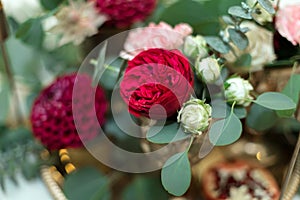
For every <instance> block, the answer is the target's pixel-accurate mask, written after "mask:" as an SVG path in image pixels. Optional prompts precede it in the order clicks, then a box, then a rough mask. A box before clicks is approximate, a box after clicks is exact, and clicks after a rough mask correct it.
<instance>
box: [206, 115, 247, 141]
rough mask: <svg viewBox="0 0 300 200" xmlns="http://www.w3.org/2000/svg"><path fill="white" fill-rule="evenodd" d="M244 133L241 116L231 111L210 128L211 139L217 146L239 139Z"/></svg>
mask: <svg viewBox="0 0 300 200" xmlns="http://www.w3.org/2000/svg"><path fill="white" fill-rule="evenodd" d="M241 133H242V123H241V121H240V120H239V118H238V117H237V116H236V115H235V114H234V113H233V112H231V114H230V115H229V116H228V117H226V118H225V119H221V120H218V121H216V122H214V123H213V124H212V126H211V127H210V129H209V133H208V136H209V140H210V142H211V143H212V144H214V145H216V146H224V145H228V144H231V143H233V142H235V141H236V140H238V139H239V138H240V136H241Z"/></svg>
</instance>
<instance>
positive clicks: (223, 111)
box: [211, 99, 231, 119]
mask: <svg viewBox="0 0 300 200" xmlns="http://www.w3.org/2000/svg"><path fill="white" fill-rule="evenodd" d="M211 107H212V118H215V119H218V118H226V117H227V116H228V115H229V114H230V110H231V109H230V107H229V106H228V104H227V103H226V102H225V101H224V100H221V99H216V100H213V101H212V102H211Z"/></svg>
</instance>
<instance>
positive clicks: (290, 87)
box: [282, 74, 300, 104]
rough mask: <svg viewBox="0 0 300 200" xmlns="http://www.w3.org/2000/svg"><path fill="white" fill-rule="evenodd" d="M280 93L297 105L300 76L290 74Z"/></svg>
mask: <svg viewBox="0 0 300 200" xmlns="http://www.w3.org/2000/svg"><path fill="white" fill-rule="evenodd" d="M282 93H283V94H285V95H286V96H288V97H290V98H291V99H292V100H293V101H294V103H295V104H298V101H299V97H300V75H299V74H292V75H291V77H290V79H289V81H288V83H287V84H286V86H285V87H284V89H283V90H282Z"/></svg>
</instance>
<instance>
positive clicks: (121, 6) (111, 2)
mask: <svg viewBox="0 0 300 200" xmlns="http://www.w3.org/2000/svg"><path fill="white" fill-rule="evenodd" d="M94 1H96V7H97V8H98V10H99V12H100V13H102V14H105V15H107V16H109V18H110V21H109V22H108V24H111V25H115V26H117V27H121V28H122V27H127V26H129V25H131V24H133V23H134V22H137V21H141V20H143V19H145V18H146V17H147V16H148V15H149V14H150V13H151V12H152V11H153V9H154V8H155V5H156V0H143V1H141V0H94Z"/></svg>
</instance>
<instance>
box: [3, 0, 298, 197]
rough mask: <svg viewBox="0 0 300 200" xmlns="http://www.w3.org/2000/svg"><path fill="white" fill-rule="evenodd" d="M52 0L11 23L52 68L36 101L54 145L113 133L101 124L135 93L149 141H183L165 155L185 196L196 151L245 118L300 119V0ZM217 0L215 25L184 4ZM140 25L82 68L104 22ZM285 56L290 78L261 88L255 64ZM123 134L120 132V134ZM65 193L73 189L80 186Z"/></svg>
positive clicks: (131, 108)
mask: <svg viewBox="0 0 300 200" xmlns="http://www.w3.org/2000/svg"><path fill="white" fill-rule="evenodd" d="M41 5H42V7H43V9H44V11H43V12H41V13H40V14H38V15H37V16H34V17H33V18H32V16H31V18H29V19H28V20H27V21H25V22H24V21H23V22H18V21H16V20H14V18H11V19H10V27H11V29H12V31H13V33H14V35H15V37H16V38H17V39H18V40H21V41H22V42H23V43H24V44H26V45H30V46H32V47H33V49H34V50H33V52H38V51H39V52H40V54H39V55H40V61H41V63H45V67H44V69H39V70H36V72H35V74H44V75H45V74H46V76H45V77H50V80H49V81H45V80H46V79H44V78H41V79H40V80H37V82H39V83H40V85H39V88H36V93H35V96H34V98H33V97H31V103H32V106H31V107H30V109H29V111H27V112H28V113H30V117H28V118H29V119H30V129H31V130H32V132H33V135H34V137H35V138H36V139H38V141H40V142H41V143H42V144H43V145H44V146H45V148H47V149H48V150H51V151H52V150H59V149H63V148H79V147H82V146H83V145H84V144H85V142H88V141H93V140H95V141H96V138H97V137H98V136H99V135H101V134H104V133H102V131H99V130H100V129H101V130H102V129H103V130H104V131H103V132H105V133H106V132H107V134H108V135H109V132H114V131H115V127H116V126H117V124H116V123H112V121H114V118H113V117H114V116H113V112H112V111H110V110H111V109H112V107H118V106H120V105H117V104H113V103H112V102H113V101H110V100H111V98H112V96H113V93H114V92H115V90H117V92H118V93H119V95H120V97H121V99H122V103H123V107H121V108H122V109H124V105H125V108H126V109H125V110H126V112H127V113H129V115H128V116H130V118H131V119H133V121H135V122H136V124H137V125H138V126H139V127H140V129H139V130H138V131H140V132H141V133H142V134H143V137H144V138H145V139H144V140H147V142H148V144H149V145H150V146H151V145H162V146H163V145H165V146H168V144H172V143H176V144H177V145H178V144H179V146H180V148H179V149H176V152H175V153H174V152H170V153H171V154H168V157H167V158H159V159H158V160H159V161H162V164H161V166H160V167H161V183H162V185H163V187H164V189H165V190H166V191H167V192H168V193H169V194H171V195H174V196H182V195H184V194H185V193H186V192H187V190H188V189H189V187H190V184H191V179H192V173H191V163H190V161H189V160H191V157H201V158H203V157H205V156H206V155H207V154H208V153H209V152H210V151H205V152H204V151H202V147H203V146H205V147H206V148H208V149H210V150H211V149H212V148H213V147H214V146H225V145H230V144H232V143H235V142H236V141H238V139H239V138H240V137H241V136H242V134H245V133H244V131H243V130H244V129H245V128H246V127H247V128H251V129H254V130H256V131H266V130H269V129H270V128H272V127H273V126H275V125H276V123H277V124H279V125H281V124H282V121H284V122H293V123H294V122H295V123H294V125H292V126H291V127H290V129H293V130H294V131H295V130H298V129H299V122H298V121H297V120H295V119H296V117H297V112H298V111H297V106H298V103H299V102H298V101H299V93H300V90H299V87H297V85H299V84H300V78H299V75H298V74H296V73H295V72H296V70H297V67H298V60H299V52H300V51H299V45H300V33H299V26H298V25H299V24H298V23H295V21H299V20H300V15H299V14H298V13H299V12H297V11H298V10H300V8H299V6H298V5H297V6H294V5H293V6H286V7H283V8H281V7H278V4H277V5H276V4H275V3H274V2H273V1H270V0H247V1H241V0H236V1H234V2H231V3H229V2H227V3H226V2H225V3H224V2H222V3H220V2H218V1H216V0H210V1H185V0H178V1H167V0H162V1H155V0H146V1H137V0H130V1H125V0H124V1H121V0H120V1H111V0H89V1H72V0H69V1H53V2H52V3H49V2H48V3H47V2H46V1H43V0H41ZM216 5H218V6H219V7H221V8H222V10H221V11H219V12H218V13H217V15H216V16H214V14H212V15H213V16H212V18H213V19H214V20H215V21H214V22H212V23H209V24H208V25H207V22H205V21H206V20H208V21H209V19H208V18H205V19H204V18H203V19H202V18H201V19H200V18H197V16H195V15H194V14H192V16H189V15H187V14H186V13H183V12H182V10H187V9H193V8H195V9H198V10H199V11H201V12H203V14H201V17H204V15H205V14H207V11H205V10H206V9H208V11H211V10H213V9H212V8H214V9H215V8H216ZM192 11H193V10H192ZM192 11H191V12H192ZM177 12H178V16H179V17H175V18H176V19H173V18H174V15H175V13H177ZM201 20H202V21H201ZM197 23H200V24H201V25H200V26H197ZM11 24H12V25H11ZM132 25H134V26H135V27H139V28H136V29H132V30H128V32H127V33H128V34H126V37H125V39H124V41H123V43H122V49H121V50H120V51H119V52H118V53H119V54H118V56H117V58H115V60H113V61H111V59H108V57H109V56H107V55H106V54H108V52H109V51H110V48H111V46H109V45H110V44H109V43H107V42H103V43H102V45H100V46H101V47H102V48H101V49H100V51H99V52H98V57H97V56H93V59H90V60H88V61H87V62H88V63H89V64H88V67H89V70H91V69H92V71H93V73H81V72H79V71H78V67H76V66H78V65H79V63H81V62H82V60H83V58H82V57H81V50H82V48H81V47H82V46H80V45H83V46H84V44H85V42H86V41H87V40H89V39H91V37H92V36H93V35H97V34H98V33H99V32H100V33H101V30H105V29H108V30H111V29H117V30H126V29H128V28H129V27H130V26H132ZM212 27H213V28H212ZM216 27H217V29H216ZM33 32H35V34H32V33H33ZM97 44H98V43H96V44H95V45H97ZM287 49H288V50H287ZM286 51H287V53H285V52H286ZM282 52H284V53H283V54H282ZM88 58H89V57H88ZM281 65H286V66H289V67H293V68H292V70H291V72H292V73H291V75H290V78H289V80H288V81H287V83H286V84H285V87H284V88H283V89H282V90H281V91H266V90H261V91H259V90H258V89H257V85H256V83H255V79H254V78H253V76H255V73H257V72H263V70H265V69H266V68H267V67H276V66H281ZM72 66H74V67H72ZM49 72H50V73H49ZM70 72H72V73H70ZM74 72H75V73H74ZM56 77H58V78H56ZM49 83H51V84H49ZM32 84H33V85H35V83H32ZM44 85H48V86H47V87H46V88H44ZM295 86H296V87H295ZM31 87H32V86H31ZM32 88H33V87H32ZM116 88H117V89H116ZM75 93H76V94H75ZM93 95H94V96H93ZM91 97H92V98H91ZM110 103H111V105H110ZM74 110H76V115H75V114H74ZM94 112H95V113H96V118H93V116H94V115H93V113H94ZM78 113H79V114H78ZM264 119H268V120H265V121H263V123H262V122H261V120H264ZM77 123H79V124H81V125H82V124H83V125H84V126H78V125H76V124H77ZM112 124H113V125H112ZM99 125H100V126H99ZM99 128H100V129H99ZM112 129H113V130H112ZM135 131H136V130H135ZM116 132H118V133H119V130H118V131H116ZM121 134H124V131H123V132H122V131H121ZM119 135H120V134H119ZM119 135H117V134H115V135H112V136H111V137H112V138H117V139H116V140H118V139H120V138H118V137H120V136H119ZM120 140H122V138H121V139H120ZM199 141H200V143H199ZM126 142H128V140H126ZM127 146H129V145H127ZM0 147H1V146H0ZM192 148H193V149H194V148H196V149H197V153H198V154H199V155H193V153H191V149H192ZM107 151H109V150H107ZM107 154H108V155H110V153H109V152H107ZM199 159H200V158H199ZM154 162H155V161H154ZM93 173H94V172H93ZM96 176H97V175H95V177H96ZM266 176H268V175H266ZM68 180H69V181H70V180H72V179H71V178H70V179H67V182H66V185H68V183H70V182H68ZM102 181H103V180H102ZM105 181H107V182H108V180H106V179H105ZM100 182H101V181H100ZM100 182H99V183H100ZM101 183H102V182H101ZM104 185H105V184H104ZM106 186H107V184H106ZM106 189H107V188H106ZM106 189H105V191H106ZM236 190H237V189H236V188H235V189H233V190H232V191H233V193H237V192H236ZM243 190H247V189H245V188H243ZM243 192H245V191H243ZM66 193H69V195H71V196H72V194H70V189H66ZM105 193H106V195H107V193H109V191H106V192H105ZM230 194H231V190H230V191H229V192H227V193H226V194H222V195H225V196H226V195H227V196H226V198H227V197H228V198H230ZM99 195H100V193H99ZM253 195H254V194H253ZM253 195H252V196H251V197H252V198H255V197H256V196H253ZM100 196H101V195H100ZM236 196H239V195H236ZM246 196H247V198H251V197H249V195H246ZM277 196H278V194H277V193H276V198H278V197H277ZM103 198H104V197H103ZM220 198H221V197H220ZM232 198H233V197H232Z"/></svg>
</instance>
